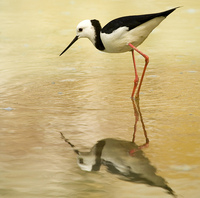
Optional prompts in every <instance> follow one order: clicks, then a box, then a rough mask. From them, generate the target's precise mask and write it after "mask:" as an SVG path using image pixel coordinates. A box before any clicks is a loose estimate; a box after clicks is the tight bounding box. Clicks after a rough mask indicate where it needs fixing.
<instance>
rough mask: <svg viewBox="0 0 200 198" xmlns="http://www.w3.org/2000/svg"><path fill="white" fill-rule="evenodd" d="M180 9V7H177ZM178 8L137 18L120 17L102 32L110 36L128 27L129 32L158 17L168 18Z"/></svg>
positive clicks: (137, 16) (136, 16)
mask: <svg viewBox="0 0 200 198" xmlns="http://www.w3.org/2000/svg"><path fill="white" fill-rule="evenodd" d="M177 8H178V7H177ZM177 8H173V9H170V10H167V11H164V12H159V13H153V14H144V15H135V16H125V17H120V18H117V19H114V20H112V21H110V22H109V23H108V24H107V25H105V26H104V27H103V28H102V30H101V32H102V33H106V34H110V33H112V32H113V31H114V30H116V29H118V28H120V27H123V26H126V27H128V28H129V30H132V29H134V28H135V27H137V26H139V25H141V24H143V23H145V22H147V21H149V20H151V19H154V18H156V17H161V16H163V17H167V16H168V15H169V14H170V13H172V12H173V11H174V10H176V9H177Z"/></svg>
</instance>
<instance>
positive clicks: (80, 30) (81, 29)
mask: <svg viewBox="0 0 200 198" xmlns="http://www.w3.org/2000/svg"><path fill="white" fill-rule="evenodd" d="M95 36H96V35H95V28H94V26H93V25H92V22H91V20H84V21H81V22H80V23H79V24H78V25H77V27H76V36H75V38H74V39H73V40H72V42H71V43H70V44H69V45H68V46H67V48H66V49H65V50H64V51H63V52H62V53H61V54H60V56H61V55H62V54H63V53H64V52H65V51H67V50H68V49H69V48H70V47H71V46H72V45H73V43H75V42H76V41H77V40H78V39H79V38H88V39H90V41H91V42H92V43H93V44H95Z"/></svg>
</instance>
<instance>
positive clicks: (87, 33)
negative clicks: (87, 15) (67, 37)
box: [76, 20, 95, 41]
mask: <svg viewBox="0 0 200 198" xmlns="http://www.w3.org/2000/svg"><path fill="white" fill-rule="evenodd" d="M76 35H77V36H78V38H88V39H90V40H91V41H93V40H94V37H95V30H94V26H93V25H92V23H91V21H90V20H84V21H81V22H80V23H79V24H78V25H77V27H76Z"/></svg>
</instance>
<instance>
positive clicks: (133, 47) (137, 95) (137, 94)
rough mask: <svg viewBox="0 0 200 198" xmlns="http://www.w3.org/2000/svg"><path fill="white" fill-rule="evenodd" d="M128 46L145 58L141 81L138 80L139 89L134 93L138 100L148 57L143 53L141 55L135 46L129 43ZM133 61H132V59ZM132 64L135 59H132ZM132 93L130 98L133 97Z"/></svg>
mask: <svg viewBox="0 0 200 198" xmlns="http://www.w3.org/2000/svg"><path fill="white" fill-rule="evenodd" d="M128 45H129V46H130V47H131V48H132V49H133V50H135V51H136V52H138V53H139V54H141V55H142V56H143V57H144V58H145V65H144V69H143V73H142V76H141V80H140V84H139V87H138V90H137V93H136V98H138V97H139V92H140V88H141V86H142V81H143V78H144V74H145V71H146V68H147V65H148V63H149V57H148V56H147V55H146V54H144V53H142V52H141V51H139V50H138V49H137V48H136V47H135V46H133V45H132V44H131V43H129V44H128ZM133 59H134V58H133ZM133 62H135V59H134V61H133ZM134 68H135V70H136V66H134ZM136 87H137V85H136ZM136 87H135V85H134V88H136ZM134 88H133V91H134V92H135V90H134ZM134 92H133V93H132V97H133V95H134Z"/></svg>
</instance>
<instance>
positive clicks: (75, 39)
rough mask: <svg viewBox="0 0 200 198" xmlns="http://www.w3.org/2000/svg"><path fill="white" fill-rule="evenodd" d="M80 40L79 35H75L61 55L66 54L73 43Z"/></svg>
mask: <svg viewBox="0 0 200 198" xmlns="http://www.w3.org/2000/svg"><path fill="white" fill-rule="evenodd" d="M77 40H78V36H75V38H74V39H73V40H72V42H71V43H70V44H69V45H68V46H67V48H66V49H65V50H64V51H63V52H62V53H61V54H60V56H61V55H62V54H64V53H65V52H66V51H67V50H68V49H69V48H70V47H71V46H72V45H73V43H75V42H76V41H77Z"/></svg>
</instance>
